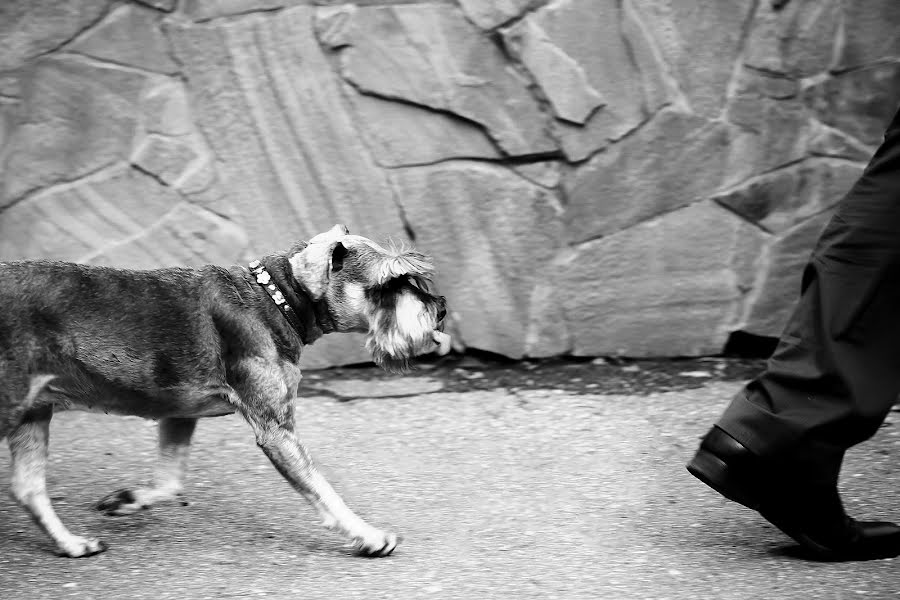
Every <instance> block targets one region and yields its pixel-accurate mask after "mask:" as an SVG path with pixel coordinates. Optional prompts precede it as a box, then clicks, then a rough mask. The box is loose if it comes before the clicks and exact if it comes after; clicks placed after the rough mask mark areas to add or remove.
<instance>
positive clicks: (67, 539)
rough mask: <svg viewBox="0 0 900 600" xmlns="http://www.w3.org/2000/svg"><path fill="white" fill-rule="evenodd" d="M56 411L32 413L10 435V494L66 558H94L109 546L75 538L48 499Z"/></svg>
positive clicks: (49, 407) (50, 409)
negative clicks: (49, 455)
mask: <svg viewBox="0 0 900 600" xmlns="http://www.w3.org/2000/svg"><path fill="white" fill-rule="evenodd" d="M52 416H53V408H52V407H51V406H45V407H42V408H37V409H34V410H32V411H29V412H28V413H26V414H25V416H24V418H23V419H22V421H21V422H20V423H19V425H18V426H17V427H16V428H15V429H13V430H12V432H10V434H9V436H8V442H9V450H10V455H11V456H12V485H11V487H10V491H11V493H12V496H13V498H15V500H16V502H18V503H19V505H21V506H22V507H23V508H25V510H27V511H28V513H29V514H30V515H31V518H32V519H34V521H35V523H37V524H38V525H39V526H40V527H41V529H43V530H44V531H45V532H46V533H47V535H49V536H50V537H51V538H52V539H53V541H54V542H56V545H57V547H58V548H59V551H60V552H61V553H62V554H63V555H65V556H71V557H78V556H90V555H91V554H97V553H98V552H103V551H104V550H106V544H104V543H103V542H101V541H99V540H96V539H93V538H83V537H80V536H77V535H73V534H72V533H71V532H69V530H68V529H66V526H65V525H63V524H62V521H60V520H59V517H58V516H56V512H54V510H53V506H52V505H51V504H50V498H49V497H48V496H47V485H46V468H47V447H48V443H49V439H50V418H51V417H52Z"/></svg>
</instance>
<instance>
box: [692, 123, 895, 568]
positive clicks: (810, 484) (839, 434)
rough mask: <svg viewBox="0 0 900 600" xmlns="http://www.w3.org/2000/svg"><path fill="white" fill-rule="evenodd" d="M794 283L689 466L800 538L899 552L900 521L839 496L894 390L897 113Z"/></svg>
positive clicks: (849, 548)
mask: <svg viewBox="0 0 900 600" xmlns="http://www.w3.org/2000/svg"><path fill="white" fill-rule="evenodd" d="M801 289H802V291H801V298H800V300H799V302H798V304H797V307H796V309H795V311H794V313H793V315H792V316H791V318H790V320H789V322H788V324H787V326H786V327H785V330H784V332H783V333H782V336H781V338H780V340H779V344H778V347H777V348H776V350H775V352H774V354H773V355H772V357H771V358H770V360H769V362H768V364H767V368H766V370H765V372H764V373H762V374H761V375H760V376H758V377H757V378H755V379H754V380H753V381H751V382H750V383H749V384H747V386H746V387H745V388H744V389H743V390H742V391H741V393H739V394H738V395H737V396H736V397H735V398H734V400H733V401H732V403H731V404H730V406H729V407H728V408H727V409H726V410H725V412H724V414H723V415H722V417H721V418H720V420H719V422H718V424H717V427H715V428H713V430H712V431H711V432H710V434H708V435H707V438H706V439H705V440H704V443H703V444H702V445H701V448H700V450H699V451H698V453H697V456H695V458H694V460H692V461H691V463H690V464H689V467H688V468H689V470H690V471H691V472H692V473H693V474H694V475H696V476H697V477H699V478H700V479H702V480H703V481H704V482H706V483H707V484H709V485H711V486H712V487H714V488H715V489H717V490H718V491H720V492H721V493H723V494H724V495H726V496H727V497H729V498H731V499H733V500H736V501H738V502H741V503H743V504H745V505H747V506H750V507H751V508H754V509H758V510H760V512H761V513H762V514H763V516H765V517H766V518H767V519H769V520H770V521H772V522H773V523H775V524H776V525H777V526H779V527H780V528H781V529H782V530H783V531H785V532H786V533H788V534H789V535H791V536H792V537H794V538H795V539H797V540H798V541H800V542H801V543H803V544H804V545H805V546H807V547H808V548H811V549H814V550H819V551H825V552H828V551H833V552H831V553H832V554H833V555H835V556H843V557H848V558H852V557H864V556H870V555H871V556H881V555H885V556H886V555H895V554H900V529H897V528H894V526H892V525H890V524H856V523H855V522H853V521H852V520H850V519H847V518H846V515H845V514H844V512H843V508H842V506H841V503H840V498H839V496H838V494H837V480H838V474H839V472H840V465H841V461H842V459H843V455H844V452H845V450H846V449H847V448H849V447H850V446H852V445H854V444H857V443H859V442H861V441H863V440H865V439H867V438H869V437H871V436H872V435H873V434H874V433H875V432H876V431H877V430H878V427H879V426H880V424H881V423H882V422H883V420H884V418H885V416H886V415H887V413H888V411H889V410H890V408H891V405H892V404H893V403H894V401H895V400H896V398H897V394H898V392H900V113H898V115H897V116H895V117H894V120H893V121H892V123H891V125H890V126H889V127H888V130H887V133H886V134H885V140H884V142H883V144H882V145H881V147H880V148H879V149H878V151H877V152H876V154H875V156H874V157H873V158H872V161H871V162H870V163H869V165H868V167H867V168H866V170H865V172H864V173H863V175H862V176H861V178H860V179H859V181H857V183H856V184H855V185H854V186H853V188H852V189H851V190H850V192H848V194H847V195H846V196H845V198H844V199H843V200H842V201H841V203H840V204H839V205H838V207H837V210H836V213H835V215H834V217H833V219H832V220H831V222H830V223H829V225H828V226H827V227H826V229H825V231H824V232H823V234H822V236H821V237H820V239H819V242H818V244H817V246H816V248H815V250H814V252H813V255H812V258H811V259H810V262H809V264H808V265H807V268H806V270H805V271H804V274H803V280H802V285H801ZM722 432H724V434H725V435H723V433H722ZM875 538H878V539H875ZM852 540H856V541H852ZM860 540H861V541H860ZM869 542H872V543H869ZM866 544H868V546H866Z"/></svg>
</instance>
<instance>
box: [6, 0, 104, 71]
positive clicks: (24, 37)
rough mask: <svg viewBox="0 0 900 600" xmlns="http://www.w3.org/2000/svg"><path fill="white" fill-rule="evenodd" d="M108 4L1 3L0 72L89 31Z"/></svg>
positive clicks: (86, 0)
mask: <svg viewBox="0 0 900 600" xmlns="http://www.w3.org/2000/svg"><path fill="white" fill-rule="evenodd" d="M109 6H110V0H66V1H65V2H60V1H59V0H3V2H0V71H11V70H13V69H18V68H19V67H21V66H23V65H24V64H25V62H26V61H27V60H28V59H31V58H34V57H36V56H40V55H42V54H45V53H47V52H51V51H52V50H54V49H56V48H59V47H60V46H62V45H63V44H65V43H66V42H68V41H69V40H71V39H72V38H74V37H76V36H77V35H78V34H80V33H81V32H82V31H85V30H86V29H88V28H90V27H91V25H93V24H94V23H95V22H96V21H97V20H98V19H100V18H101V17H102V16H103V15H104V14H105V13H106V11H107V10H108V8H109Z"/></svg>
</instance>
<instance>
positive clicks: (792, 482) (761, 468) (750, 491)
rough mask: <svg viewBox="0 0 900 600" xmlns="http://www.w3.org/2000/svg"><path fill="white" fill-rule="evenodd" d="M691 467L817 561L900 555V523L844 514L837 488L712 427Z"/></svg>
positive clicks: (698, 476)
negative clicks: (778, 464) (763, 455)
mask: <svg viewBox="0 0 900 600" xmlns="http://www.w3.org/2000/svg"><path fill="white" fill-rule="evenodd" d="M687 469H688V471H689V472H690V473H691V474H692V475H694V476H695V477H697V478H698V479H699V480H700V481H702V482H703V483H705V484H706V485H708V486H710V487H711V488H713V489H714V490H716V491H717V492H719V493H720V494H722V495H723V496H725V497H726V498H728V499H729V500H733V501H735V502H738V503H740V504H743V505H744V506H747V507H748V508H752V509H753V510H757V511H759V513H760V514H761V515H762V516H763V517H764V518H765V519H766V520H767V521H769V522H770V523H772V524H773V525H775V527H777V528H778V529H780V530H781V531H783V532H784V533H786V534H787V535H789V536H790V537H792V538H793V539H794V540H795V541H796V542H797V543H799V544H800V545H801V546H802V547H803V548H804V549H805V550H806V551H807V552H808V553H809V554H810V555H811V557H812V558H815V559H817V560H830V561H848V560H872V559H878V558H892V557H895V556H900V527H898V526H897V525H895V524H893V523H887V522H880V521H875V522H861V521H856V520H854V519H851V518H850V517H849V516H847V513H846V512H844V507H843V505H842V503H841V498H840V495H839V494H838V491H837V487H835V486H834V485H828V484H818V483H813V482H810V481H804V480H803V479H802V477H798V476H797V475H796V473H794V474H791V473H788V472H787V470H786V469H783V468H778V467H776V466H775V465H774V464H772V463H767V462H766V461H764V460H763V459H761V458H760V457H759V456H757V455H755V454H753V452H751V451H750V450H749V449H748V448H747V447H746V446H744V445H743V444H741V443H740V442H739V441H737V440H736V439H734V438H733V437H731V436H730V435H728V434H727V433H726V432H725V431H724V430H722V429H720V428H718V427H713V428H712V429H711V430H710V431H709V433H707V434H706V437H704V438H703V442H702V443H701V444H700V449H699V450H698V451H697V454H696V455H695V456H694V458H693V459H692V460H691V461H690V462H689V463H688V465H687Z"/></svg>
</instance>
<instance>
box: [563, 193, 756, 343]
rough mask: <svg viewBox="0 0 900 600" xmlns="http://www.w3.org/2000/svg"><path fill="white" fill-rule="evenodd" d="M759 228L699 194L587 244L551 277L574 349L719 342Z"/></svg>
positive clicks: (745, 287)
mask: <svg viewBox="0 0 900 600" xmlns="http://www.w3.org/2000/svg"><path fill="white" fill-rule="evenodd" d="M766 239H767V235H766V234H765V233H763V232H762V231H760V230H759V229H758V228H757V227H754V226H753V225H750V224H749V223H747V222H746V221H744V220H743V219H741V218H739V217H737V216H736V215H735V214H733V213H731V212H729V211H727V210H725V209H724V208H721V207H719V206H718V205H716V204H715V203H713V202H709V201H703V202H699V203H697V204H694V205H691V206H688V207H685V208H681V209H679V210H675V211H673V212H670V213H668V214H666V215H663V216H662V217H660V218H658V219H654V220H652V221H647V222H644V223H641V224H640V225H637V226H635V227H632V228H630V229H627V230H625V231H621V232H619V233H615V234H612V235H609V236H607V237H604V238H601V239H599V240H596V241H592V242H588V243H586V244H584V245H582V246H580V247H579V248H577V249H576V251H577V254H576V256H574V257H573V258H572V259H571V260H570V261H569V264H568V266H567V268H566V269H565V270H564V271H563V273H562V274H561V275H560V281H561V286H560V287H561V289H563V290H565V293H564V294H561V300H562V302H563V306H564V310H565V313H566V317H567V320H568V322H569V328H570V331H571V335H572V352H573V353H574V354H575V355H576V356H597V355H599V356H609V355H622V356H697V355H703V354H715V353H718V352H720V351H721V350H722V348H723V347H724V344H725V342H726V340H727V339H728V335H729V333H730V332H731V331H732V329H733V327H734V326H735V325H736V323H737V320H738V317H739V316H740V315H741V313H742V310H743V304H744V301H745V298H746V295H747V293H748V292H749V291H750V289H751V285H752V282H753V280H754V278H755V275H756V270H757V264H756V263H757V261H758V258H759V256H760V252H761V250H762V248H763V247H764V244H765V242H766Z"/></svg>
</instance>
